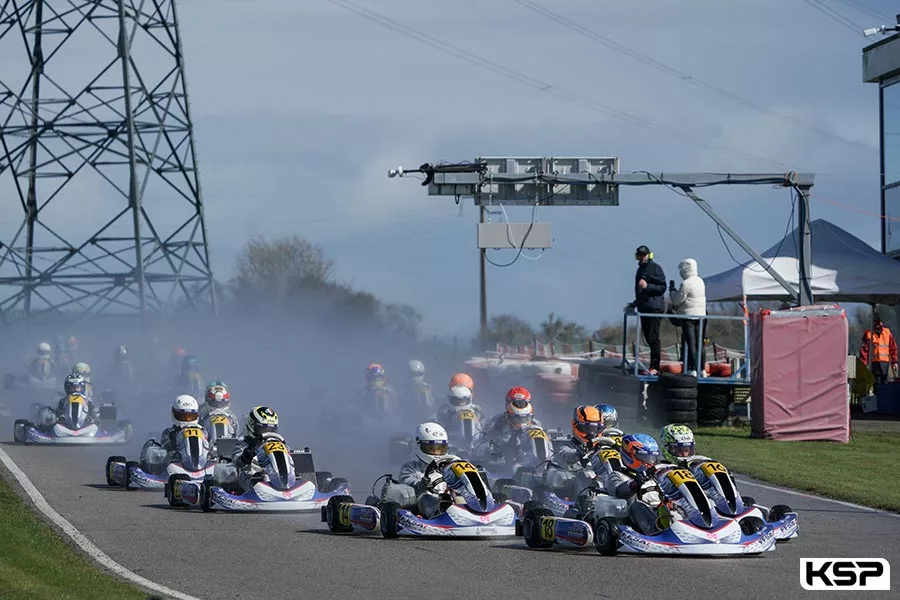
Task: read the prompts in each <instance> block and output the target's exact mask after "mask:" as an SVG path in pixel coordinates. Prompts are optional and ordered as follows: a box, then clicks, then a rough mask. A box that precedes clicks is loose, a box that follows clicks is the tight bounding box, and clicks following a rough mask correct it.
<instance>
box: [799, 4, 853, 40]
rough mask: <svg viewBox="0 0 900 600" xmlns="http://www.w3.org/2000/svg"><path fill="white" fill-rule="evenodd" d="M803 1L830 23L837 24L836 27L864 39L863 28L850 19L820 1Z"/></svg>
mask: <svg viewBox="0 0 900 600" xmlns="http://www.w3.org/2000/svg"><path fill="white" fill-rule="evenodd" d="M803 1H804V2H806V3H807V4H809V5H810V6H811V7H813V8H814V9H816V10H817V11H819V12H820V13H822V14H823V15H825V16H826V17H828V18H829V19H831V20H832V21H834V22H835V23H837V24H838V25H841V26H842V27H845V28H847V29H849V30H850V31H852V32H854V33H855V34H857V35H860V36H863V37H865V35H864V34H863V27H860V26H859V25H857V24H856V23H854V22H853V21H851V20H850V19H848V18H847V17H845V16H844V15H842V14H841V13H839V12H838V11H837V10H835V9H833V8H831V7H830V6H827V5H826V4H824V3H823V2H822V1H821V0H803Z"/></svg>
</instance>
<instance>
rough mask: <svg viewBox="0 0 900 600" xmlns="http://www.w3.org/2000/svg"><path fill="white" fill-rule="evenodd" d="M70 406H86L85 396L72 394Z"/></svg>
mask: <svg viewBox="0 0 900 600" xmlns="http://www.w3.org/2000/svg"><path fill="white" fill-rule="evenodd" d="M69 404H84V396H82V395H80V394H71V395H70V396H69Z"/></svg>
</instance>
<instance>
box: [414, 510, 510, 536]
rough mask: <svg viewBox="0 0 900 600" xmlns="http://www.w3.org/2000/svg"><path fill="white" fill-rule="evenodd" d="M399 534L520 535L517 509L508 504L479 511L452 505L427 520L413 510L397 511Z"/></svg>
mask: <svg viewBox="0 0 900 600" xmlns="http://www.w3.org/2000/svg"><path fill="white" fill-rule="evenodd" d="M397 522H398V523H397V524H398V527H397V530H398V534H401V535H402V534H404V533H405V534H408V535H414V536H436V537H507V536H510V537H511V536H515V534H516V511H515V509H514V508H513V507H512V506H511V505H510V504H508V503H505V502H504V503H503V504H495V505H494V508H493V510H490V511H488V512H484V513H476V512H473V511H472V510H470V509H468V508H467V507H466V506H461V505H457V504H453V505H451V506H450V507H449V508H448V509H447V510H446V511H445V512H444V513H442V514H440V515H438V516H437V517H435V518H433V519H425V518H423V517H420V516H418V515H416V514H415V513H413V512H412V511H410V510H406V509H402V508H401V509H400V510H398V511H397Z"/></svg>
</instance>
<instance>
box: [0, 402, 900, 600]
mask: <svg viewBox="0 0 900 600" xmlns="http://www.w3.org/2000/svg"><path fill="white" fill-rule="evenodd" d="M4 421H5V419H4ZM4 437H6V438H7V439H8V438H9V435H8V434H7V435H5V436H4ZM3 447H4V449H5V450H6V451H7V452H8V453H9V455H10V456H11V457H12V458H13V460H14V461H15V462H16V463H17V464H18V465H19V467H20V468H22V470H24V471H25V473H26V474H27V475H28V476H29V477H30V478H31V479H32V481H33V483H34V484H35V485H36V486H37V488H38V489H39V490H41V492H42V493H43V494H44V496H45V497H46V499H47V501H48V502H49V503H50V504H51V506H53V507H54V508H55V509H56V510H57V511H58V512H60V513H61V514H62V515H63V516H64V517H65V518H66V519H68V520H69V521H70V522H71V523H72V524H73V525H74V526H75V527H77V528H78V529H79V530H80V531H81V532H83V533H84V534H85V535H87V536H88V537H89V538H90V539H91V540H93V541H94V543H96V544H97V546H99V547H100V548H101V549H102V550H103V551H104V552H106V553H107V554H109V555H110V556H111V557H113V558H114V559H115V560H116V561H118V562H119V563H120V564H122V565H124V566H125V567H127V568H129V569H130V570H132V571H134V572H135V573H138V574H140V575H142V576H144V577H147V578H148V579H150V580H152V581H155V582H157V583H160V584H163V585H166V586H169V587H171V588H174V589H177V590H180V591H183V592H185V593H188V594H191V595H195V596H198V597H201V598H210V599H226V598H240V599H242V600H243V599H255V598H296V597H318V598H342V599H346V600H353V599H357V598H358V599H360V600H363V599H365V600H371V599H372V598H388V597H389V598H396V599H398V600H399V599H406V598H409V599H410V600H412V599H415V600H421V599H422V598H434V599H443V598H450V597H451V596H452V597H454V598H483V597H489V598H492V599H495V600H503V599H506V598H510V599H513V598H515V599H522V598H552V597H564V598H565V597H568V598H572V597H588V598H623V597H629V596H632V595H635V594H639V595H647V596H648V597H664V598H671V599H678V598H686V599H687V598H690V599H696V600H702V599H706V598H709V599H713V598H715V599H716V600H721V598H722V597H723V596H724V595H732V596H734V595H735V594H740V596H741V597H743V598H788V597H791V598H794V597H806V596H809V597H816V596H818V595H820V594H822V593H821V592H809V591H805V590H803V589H802V588H801V587H800V578H799V574H800V557H832V556H839V557H884V558H887V559H888V560H890V561H891V562H892V566H893V567H894V569H893V572H892V588H893V590H894V591H893V592H884V593H882V592H869V593H868V594H866V595H865V596H864V597H865V598H890V597H894V598H896V590H898V589H900V587H898V585H900V576H898V571H900V560H898V555H900V552H898V548H900V518H898V517H896V516H891V515H886V514H884V513H879V512H873V511H867V510H862V509H860V508H854V507H850V506H846V505H843V504H839V503H835V502H832V501H828V500H822V499H813V498H809V497H804V496H796V495H789V494H786V493H781V492H774V491H771V490H767V489H763V488H756V487H751V486H747V487H746V491H745V493H748V494H752V495H753V496H755V497H756V498H757V500H758V501H760V502H762V503H768V504H773V503H787V504H789V505H791V506H792V507H793V508H795V509H796V510H797V511H798V512H799V513H800V519H801V537H800V538H798V539H797V540H795V541H792V542H790V543H787V544H782V545H779V547H778V549H777V550H776V551H775V552H773V553H770V554H768V555H765V556H761V557H753V558H743V559H731V558H718V559H696V558H694V559H668V558H657V557H652V558H650V557H631V556H618V557H614V558H605V557H601V556H600V555H599V554H597V553H596V552H595V551H593V550H592V549H591V550H589V551H585V552H581V553H566V552H559V551H540V552H537V551H531V550H528V549H526V548H525V546H524V542H523V541H522V540H521V539H511V540H495V541H474V542H473V541H461V540H460V541H424V540H415V539H400V540H382V539H380V538H377V537H344V536H334V535H331V534H329V533H328V532H327V529H326V528H325V526H324V524H323V523H320V522H319V517H318V515H271V514H270V515H254V514H224V513H212V514H204V513H201V512H199V511H192V512H185V511H183V510H173V509H170V508H169V507H168V505H167V504H166V502H165V499H164V498H163V497H162V494H161V493H157V492H139V491H132V492H125V491H122V490H113V489H108V488H107V487H106V485H105V483H104V479H103V466H104V463H105V459H106V457H107V456H108V455H109V454H113V453H115V454H118V453H122V454H126V455H129V456H133V455H135V454H136V452H137V450H138V445H136V444H135V445H132V447H129V448H127V449H126V451H124V452H121V451H120V450H118V449H115V450H114V449H113V448H112V447H108V448H98V447H93V448H89V447H82V448H59V447H56V448H46V447H24V446H15V445H13V444H11V443H5V444H4V446H3ZM317 462H319V463H320V464H319V465H318V468H327V469H329V470H332V471H334V473H335V474H336V475H344V474H349V476H350V477H349V478H350V480H351V484H353V485H354V486H355V492H354V493H355V495H356V496H357V498H358V499H359V500H362V499H363V498H364V497H365V495H366V493H368V488H369V487H370V485H371V480H372V479H373V478H374V476H377V475H378V474H379V473H384V472H387V469H381V470H377V469H376V470H375V471H368V470H367V472H365V473H357V472H352V471H351V472H349V473H347V472H345V471H341V469H340V468H339V466H340V465H333V464H329V463H330V461H327V460H325V458H324V456H323V454H320V458H319V459H318V460H317ZM847 594H852V592H829V593H828V596H827V597H828V598H834V597H842V596H844V595H847ZM851 597H855V596H851Z"/></svg>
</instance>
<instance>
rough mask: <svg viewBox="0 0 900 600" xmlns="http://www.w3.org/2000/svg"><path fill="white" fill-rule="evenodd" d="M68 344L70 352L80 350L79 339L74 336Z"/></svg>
mask: <svg viewBox="0 0 900 600" xmlns="http://www.w3.org/2000/svg"><path fill="white" fill-rule="evenodd" d="M67 344H68V346H69V352H74V351H76V350H78V338H77V337H75V336H74V335H73V336H72V337H70V338H69V340H68V342H67Z"/></svg>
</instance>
